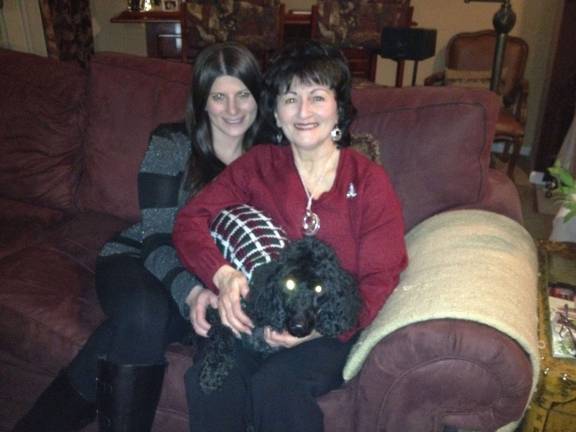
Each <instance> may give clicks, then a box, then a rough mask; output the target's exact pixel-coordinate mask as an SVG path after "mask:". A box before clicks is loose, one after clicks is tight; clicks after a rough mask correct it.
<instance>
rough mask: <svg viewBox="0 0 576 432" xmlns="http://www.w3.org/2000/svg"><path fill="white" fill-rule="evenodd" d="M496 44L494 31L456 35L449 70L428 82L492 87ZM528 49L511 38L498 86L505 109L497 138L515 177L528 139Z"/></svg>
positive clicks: (449, 48)
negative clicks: (502, 143)
mask: <svg viewBox="0 0 576 432" xmlns="http://www.w3.org/2000/svg"><path fill="white" fill-rule="evenodd" d="M495 47H496V33H495V32H494V31H493V30H482V31H478V32H472V33H459V34H456V35H455V36H453V37H452V38H451V39H450V41H449V42H448V45H447V47H446V69H445V70H444V71H441V72H436V73H434V74H433V75H431V76H429V77H427V78H426V79H425V81H424V85H459V86H466V87H485V88H490V79H491V76H492V62H493V60H494V51H495ZM528 51H529V49H528V44H527V43H526V42H525V41H524V40H523V39H521V38H519V37H515V36H509V37H508V39H507V43H506V50H505V52H504V60H503V68H502V76H501V82H500V86H499V88H498V93H499V94H500V95H501V97H502V108H501V110H500V115H499V116H498V122H497V124H496V132H495V140H496V141H504V144H505V146H504V152H503V155H502V159H503V160H504V161H505V162H507V163H508V166H507V174H508V176H509V177H510V178H513V176H514V167H515V166H516V162H517V160H518V156H519V154H520V149H521V147H522V144H523V141H524V130H525V125H526V112H527V108H526V104H527V98H528V81H527V80H526V79H524V72H525V70H526V62H527V60H528ZM510 147H512V149H511V151H510Z"/></svg>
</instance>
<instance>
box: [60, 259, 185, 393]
mask: <svg viewBox="0 0 576 432" xmlns="http://www.w3.org/2000/svg"><path fill="white" fill-rule="evenodd" d="M95 279H96V292H97V293H98V299H99V300H100V306H101V307H102V310H103V311H104V313H105V314H106V316H107V319H106V320H105V321H104V322H103V323H102V324H101V325H100V327H98V328H97V329H96V330H95V331H94V333H92V335H91V336H90V338H88V340H87V341H86V344H85V345H84V347H83V348H82V349H81V350H80V352H79V353H78V355H77V356H76V357H75V358H74V360H72V362H71V363H70V365H69V367H68V376H69V378H70V381H71V383H72V385H73V386H74V387H75V388H76V390H78V392H79V393H80V394H82V395H83V396H84V397H85V398H86V399H87V400H90V401H94V400H96V365H97V361H98V358H100V357H105V358H107V359H108V360H109V361H112V362H114V363H118V364H131V365H133V364H140V365H151V364H159V363H163V362H164V361H165V358H164V353H165V351H166V348H167V347H168V345H169V344H170V343H173V342H177V341H181V340H182V339H184V337H185V336H186V335H187V334H188V332H190V331H191V327H190V323H189V322H188V321H186V320H185V319H184V318H182V316H181V314H180V312H179V310H178V307H177V306H176V303H175V302H174V300H173V299H172V296H171V295H170V292H169V291H168V289H167V288H166V287H165V286H164V285H163V284H162V283H161V282H160V281H159V280H158V279H156V277H154V276H153V275H152V274H151V273H150V272H149V271H147V270H146V269H145V268H144V266H143V265H142V261H141V260H140V259H139V258H136V257H132V256H128V255H113V256H110V257H105V258H99V259H98V261H97V263H96V275H95Z"/></svg>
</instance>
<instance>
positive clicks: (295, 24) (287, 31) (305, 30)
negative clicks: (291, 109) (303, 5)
mask: <svg viewBox="0 0 576 432" xmlns="http://www.w3.org/2000/svg"><path fill="white" fill-rule="evenodd" d="M110 21H111V22H113V23H123V24H129V23H144V24H145V26H146V51H147V54H148V57H158V58H165V59H181V58H182V30H181V27H180V19H179V12H178V11H176V12H164V11H150V12H129V11H124V12H122V13H120V14H119V15H117V16H115V17H113V18H112V19H111V20H110ZM311 32H312V25H311V21H310V14H307V13H294V12H293V11H290V12H288V13H287V14H286V15H285V17H284V41H285V42H291V41H294V40H298V39H309V38H310V35H311Z"/></svg>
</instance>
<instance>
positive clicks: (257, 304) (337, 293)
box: [247, 237, 361, 337]
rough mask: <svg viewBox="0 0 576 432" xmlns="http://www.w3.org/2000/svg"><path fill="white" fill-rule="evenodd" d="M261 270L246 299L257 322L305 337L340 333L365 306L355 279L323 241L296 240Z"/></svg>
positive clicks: (311, 239) (354, 319) (252, 316)
mask: <svg viewBox="0 0 576 432" xmlns="http://www.w3.org/2000/svg"><path fill="white" fill-rule="evenodd" d="M257 270H258V271H257V272H255V274H254V275H253V278H252V281H251V284H250V295H249V297H248V302H247V312H248V314H249V315H250V316H251V318H252V320H253V321H254V323H255V324H256V325H257V326H270V327H272V328H274V329H275V330H278V331H282V330H287V331H288V332H289V333H290V334H291V335H293V336H296V337H304V336H307V335H309V334H310V333H311V332H312V331H313V330H317V331H318V332H319V333H320V334H322V335H324V336H337V335H338V334H340V333H343V332H345V331H347V330H349V329H351V328H352V327H353V326H354V325H355V324H356V321H357V318H358V314H359V311H360V305H361V302H360V298H359V296H358V293H357V287H356V283H355V281H354V279H353V278H352V277H351V276H350V275H349V274H348V273H347V272H346V271H345V270H343V269H342V268H341V267H340V265H339V262H338V259H337V257H336V255H335V254H334V252H333V251H332V249H331V248H329V247H328V246H327V245H326V244H324V243H323V242H321V241H320V240H317V239H315V238H313V237H307V238H304V239H302V240H298V241H295V242H293V243H291V244H290V245H289V246H288V247H287V248H286V249H285V250H284V251H283V252H282V254H281V256H280V257H279V259H278V260H277V261H274V262H272V263H269V264H265V265H263V266H261V267H260V268H258V269H257Z"/></svg>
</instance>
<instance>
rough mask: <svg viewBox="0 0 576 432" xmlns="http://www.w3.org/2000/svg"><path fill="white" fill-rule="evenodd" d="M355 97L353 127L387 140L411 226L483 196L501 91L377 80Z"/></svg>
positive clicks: (388, 160) (383, 151)
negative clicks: (405, 85) (389, 85)
mask: <svg viewBox="0 0 576 432" xmlns="http://www.w3.org/2000/svg"><path fill="white" fill-rule="evenodd" d="M353 100H354V103H355V105H356V107H357V109H358V117H357V119H356V120H355V121H354V124H353V125H352V131H353V132H354V133H370V134H372V135H373V136H374V138H376V139H377V140H378V142H379V143H380V155H381V159H382V164H383V165H384V167H385V168H386V170H387V171H388V173H389V174H390V177H391V179H392V183H393V185H394V188H395V190H396V193H397V194H398V196H399V198H400V201H401V202H402V205H403V210H404V222H405V228H406V231H408V230H410V228H412V227H413V226H414V225H415V224H417V223H418V222H420V221H422V220H424V219H426V218H428V217H430V216H432V215H434V214H436V213H439V212H441V211H443V210H447V209H454V208H463V207H474V206H475V205H480V204H481V203H482V200H483V199H484V196H485V195H486V187H487V177H488V164H489V154H490V148H491V145H492V140H493V137H494V125H495V122H496V116H497V113H498V98H497V97H496V96H495V95H494V94H493V93H491V92H489V91H487V90H479V89H467V88H457V87H442V88H435V87H412V88H402V89H398V88H384V87H373V88H366V89H356V90H355V91H354V92H353ZM408 124H409V125H410V129H409V130H407V129H406V125H408ZM431 161H434V162H433V163H430V162H431Z"/></svg>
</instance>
